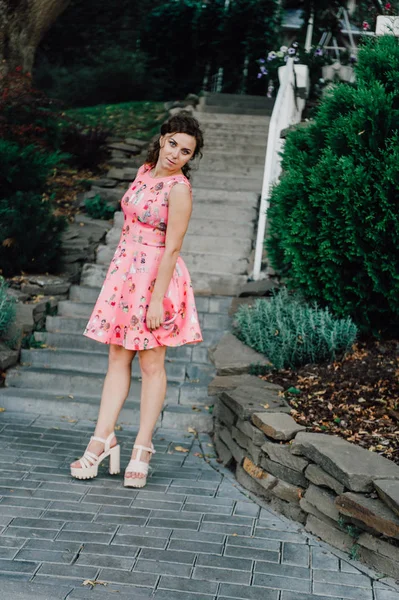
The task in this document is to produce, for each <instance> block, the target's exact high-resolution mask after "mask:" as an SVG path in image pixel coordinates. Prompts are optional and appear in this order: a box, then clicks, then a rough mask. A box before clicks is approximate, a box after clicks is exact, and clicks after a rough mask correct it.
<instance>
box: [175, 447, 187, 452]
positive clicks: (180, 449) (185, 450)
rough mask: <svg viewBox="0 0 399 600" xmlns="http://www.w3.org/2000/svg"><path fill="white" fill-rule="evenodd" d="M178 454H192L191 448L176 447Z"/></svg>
mask: <svg viewBox="0 0 399 600" xmlns="http://www.w3.org/2000/svg"><path fill="white" fill-rule="evenodd" d="M175 450H177V452H190V450H189V448H183V446H175Z"/></svg>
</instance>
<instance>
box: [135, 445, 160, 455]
mask: <svg viewBox="0 0 399 600" xmlns="http://www.w3.org/2000/svg"><path fill="white" fill-rule="evenodd" d="M133 448H138V449H139V448H141V449H142V450H146V451H147V452H151V454H155V448H154V445H153V444H151V448H149V447H148V446H142V445H141V444H134V445H133Z"/></svg>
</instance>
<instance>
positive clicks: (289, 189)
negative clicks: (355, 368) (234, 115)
mask: <svg viewBox="0 0 399 600" xmlns="http://www.w3.org/2000/svg"><path fill="white" fill-rule="evenodd" d="M356 68H357V83H356V85H348V84H339V85H338V86H336V87H334V88H333V90H332V91H331V92H330V93H329V94H328V95H327V96H326V97H325V99H324V100H323V101H322V103H321V105H320V107H319V109H318V112H317V114H316V116H315V119H314V121H313V122H312V123H311V125H310V126H309V127H307V128H305V129H303V128H302V129H298V130H296V131H293V132H292V133H291V134H289V136H288V137H287V140H286V144H285V148H284V152H283V159H282V167H283V173H282V176H281V178H280V182H279V183H278V185H276V186H275V187H274V189H273V190H272V195H271V206H270V210H269V219H270V229H269V237H268V239H267V240H266V247H267V251H268V256H269V259H270V262H271V264H272V265H273V267H274V268H275V270H276V271H277V272H279V273H280V274H281V275H282V276H283V277H284V279H285V280H286V281H287V282H288V283H289V285H290V286H291V287H293V288H295V289H298V290H299V291H300V292H301V293H302V294H303V295H304V297H305V298H306V299H307V300H311V301H317V302H318V303H320V304H321V305H322V306H329V308H330V310H331V311H332V313H334V314H336V315H338V316H342V317H346V316H350V317H352V318H353V320H354V321H355V322H356V324H357V325H358V326H359V328H360V330H361V331H362V332H365V333H370V332H371V333H373V334H375V335H391V336H396V335H398V334H399V253H398V247H399V210H398V209H399V40H398V38H395V37H393V36H383V37H378V38H375V39H372V40H370V41H368V42H367V43H365V45H364V47H362V48H361V50H360V53H359V64H358V65H357V67H356Z"/></svg>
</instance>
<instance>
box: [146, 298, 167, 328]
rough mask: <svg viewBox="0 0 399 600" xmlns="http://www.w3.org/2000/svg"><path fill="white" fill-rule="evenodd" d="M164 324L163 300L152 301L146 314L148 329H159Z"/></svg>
mask: <svg viewBox="0 0 399 600" xmlns="http://www.w3.org/2000/svg"><path fill="white" fill-rule="evenodd" d="M162 322H163V302H162V300H151V301H150V304H149V306H148V310H147V314H146V325H147V327H148V329H150V330H152V329H158V327H160V326H161V323H162Z"/></svg>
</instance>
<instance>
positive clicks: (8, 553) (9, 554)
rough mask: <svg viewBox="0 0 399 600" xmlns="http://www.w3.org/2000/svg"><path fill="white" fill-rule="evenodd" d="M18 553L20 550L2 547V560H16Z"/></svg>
mask: <svg viewBox="0 0 399 600" xmlns="http://www.w3.org/2000/svg"><path fill="white" fill-rule="evenodd" d="M17 552H18V548H3V547H0V558H7V559H9V560H11V559H12V558H14V556H15V555H16V553H17Z"/></svg>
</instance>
